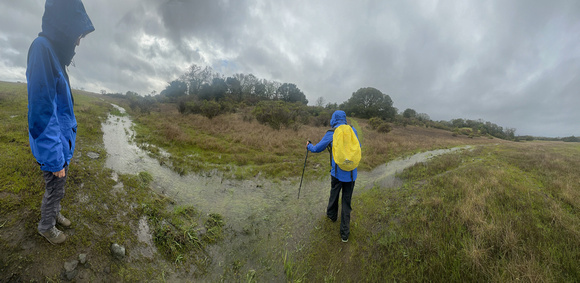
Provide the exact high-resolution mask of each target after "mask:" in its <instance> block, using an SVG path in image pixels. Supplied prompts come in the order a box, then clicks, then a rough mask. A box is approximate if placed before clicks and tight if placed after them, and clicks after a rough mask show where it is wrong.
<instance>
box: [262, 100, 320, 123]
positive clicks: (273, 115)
mask: <svg viewBox="0 0 580 283" xmlns="http://www.w3.org/2000/svg"><path fill="white" fill-rule="evenodd" d="M252 114H254V116H255V117H256V120H258V122H260V123H262V124H266V125H269V126H270V127H272V129H275V130H280V129H281V128H282V126H285V127H292V128H293V129H296V128H299V126H300V125H301V124H306V123H308V121H309V114H308V111H307V110H306V106H304V105H300V103H287V102H284V101H260V102H259V103H258V105H256V107H255V108H254V110H253V111H252ZM295 124H298V125H295Z"/></svg>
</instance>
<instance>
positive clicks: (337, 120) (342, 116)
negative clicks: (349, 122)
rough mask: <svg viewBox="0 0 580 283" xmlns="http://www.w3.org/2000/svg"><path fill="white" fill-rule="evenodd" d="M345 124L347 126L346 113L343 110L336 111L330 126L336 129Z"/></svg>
mask: <svg viewBox="0 0 580 283" xmlns="http://www.w3.org/2000/svg"><path fill="white" fill-rule="evenodd" d="M344 124H346V113H344V111H342V110H336V111H334V113H332V118H330V126H331V127H333V128H336V127H338V126H340V125H344Z"/></svg>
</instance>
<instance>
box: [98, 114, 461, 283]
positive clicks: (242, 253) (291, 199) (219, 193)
mask: <svg viewBox="0 0 580 283" xmlns="http://www.w3.org/2000/svg"><path fill="white" fill-rule="evenodd" d="M114 107H115V108H117V109H118V110H119V111H120V112H121V113H125V110H124V109H123V108H121V107H119V106H116V105H114ZM132 125H133V124H132V121H131V119H130V118H129V117H128V116H127V115H124V116H115V115H109V116H108V118H107V121H106V122H104V123H103V124H102V130H103V133H104V134H103V141H104V145H105V148H106V150H107V153H108V155H107V160H106V166H107V167H109V168H111V169H113V170H114V171H115V172H117V173H119V174H138V173H139V172H148V173H149V174H151V176H153V182H152V188H153V189H154V190H155V191H157V192H158V193H160V194H163V195H166V196H168V197H170V198H172V199H173V200H174V201H175V202H176V204H178V205H193V206H194V207H196V209H198V210H199V211H201V212H202V213H206V214H207V213H219V214H221V215H222V216H223V217H224V220H225V223H226V233H227V236H226V239H224V241H223V242H222V243H221V244H219V245H217V246H213V247H211V248H210V251H209V252H210V254H211V256H212V266H211V268H210V270H209V274H208V275H207V276H208V278H207V279H209V280H218V279H223V278H224V274H227V273H229V272H241V273H242V274H250V273H252V272H254V273H256V274H258V275H259V276H260V278H262V279H263V280H283V279H284V277H283V276H284V271H283V266H282V260H283V257H284V254H283V253H284V252H285V251H287V250H298V249H300V247H301V246H302V245H303V244H304V241H306V240H307V236H308V234H309V232H310V231H311V229H313V228H314V227H315V224H316V223H318V222H319V221H320V219H322V218H324V215H325V209H326V202H327V200H328V192H329V187H330V180H329V179H327V178H324V179H323V180H304V183H303V184H302V188H301V192H300V199H297V194H298V185H299V180H298V179H297V180H291V181H277V182H273V181H269V180H266V179H264V178H255V179H250V180H231V179H227V178H224V177H223V175H222V174H221V173H220V172H212V173H210V174H204V175H198V174H189V175H185V176H181V175H179V174H178V173H175V172H174V171H172V170H171V169H170V168H168V167H166V166H162V165H160V164H159V161H157V160H155V159H153V158H151V157H149V156H148V155H147V153H146V152H144V151H143V150H142V149H140V148H139V147H138V146H137V145H136V144H134V143H133V142H132V141H131V137H132V136H134V134H135V133H134V131H133V129H132ZM457 149H458V148H454V149H446V150H436V151H430V152H424V153H420V154H416V155H413V156H410V157H408V158H405V159H400V160H395V161H392V162H389V163H388V164H385V165H381V166H379V167H377V168H376V169H374V170H372V171H371V172H359V177H358V180H357V184H356V186H355V195H356V194H357V193H360V192H361V191H363V190H364V189H368V188H371V187H373V186H376V185H378V186H382V187H396V186H398V185H399V184H400V181H398V180H397V179H396V177H395V175H396V173H397V172H400V171H402V170H404V169H405V168H407V167H410V166H412V165H414V164H415V163H417V162H425V161H426V160H428V159H429V158H431V157H433V156H437V155H441V154H444V153H448V152H452V151H455V150H457ZM113 177H115V176H113ZM141 222H142V221H140V226H143V227H140V229H139V237H140V239H148V236H147V235H146V234H147V229H146V227H145V226H146V223H141ZM337 239H338V229H337ZM143 241H145V240H143ZM240 265H242V266H241V267H240ZM232 266H233V267H232ZM236 266H237V268H238V270H237V271H236Z"/></svg>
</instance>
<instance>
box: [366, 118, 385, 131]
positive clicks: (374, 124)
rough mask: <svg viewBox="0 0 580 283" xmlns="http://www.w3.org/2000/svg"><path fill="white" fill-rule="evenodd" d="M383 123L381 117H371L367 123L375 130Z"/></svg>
mask: <svg viewBox="0 0 580 283" xmlns="http://www.w3.org/2000/svg"><path fill="white" fill-rule="evenodd" d="M382 123H383V119H381V118H379V117H373V118H370V119H369V125H370V126H371V129H373V130H376V129H377V128H378V127H379V126H380V125H381V124H382Z"/></svg>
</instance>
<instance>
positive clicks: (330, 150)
mask: <svg viewBox="0 0 580 283" xmlns="http://www.w3.org/2000/svg"><path fill="white" fill-rule="evenodd" d="M334 130H336V128H332V129H330V130H328V131H326V132H327V133H328V132H333V133H334ZM326 149H327V150H328V154H329V157H330V168H331V170H332V142H330V143H329V144H328V145H327V146H326ZM335 172H336V169H335Z"/></svg>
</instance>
